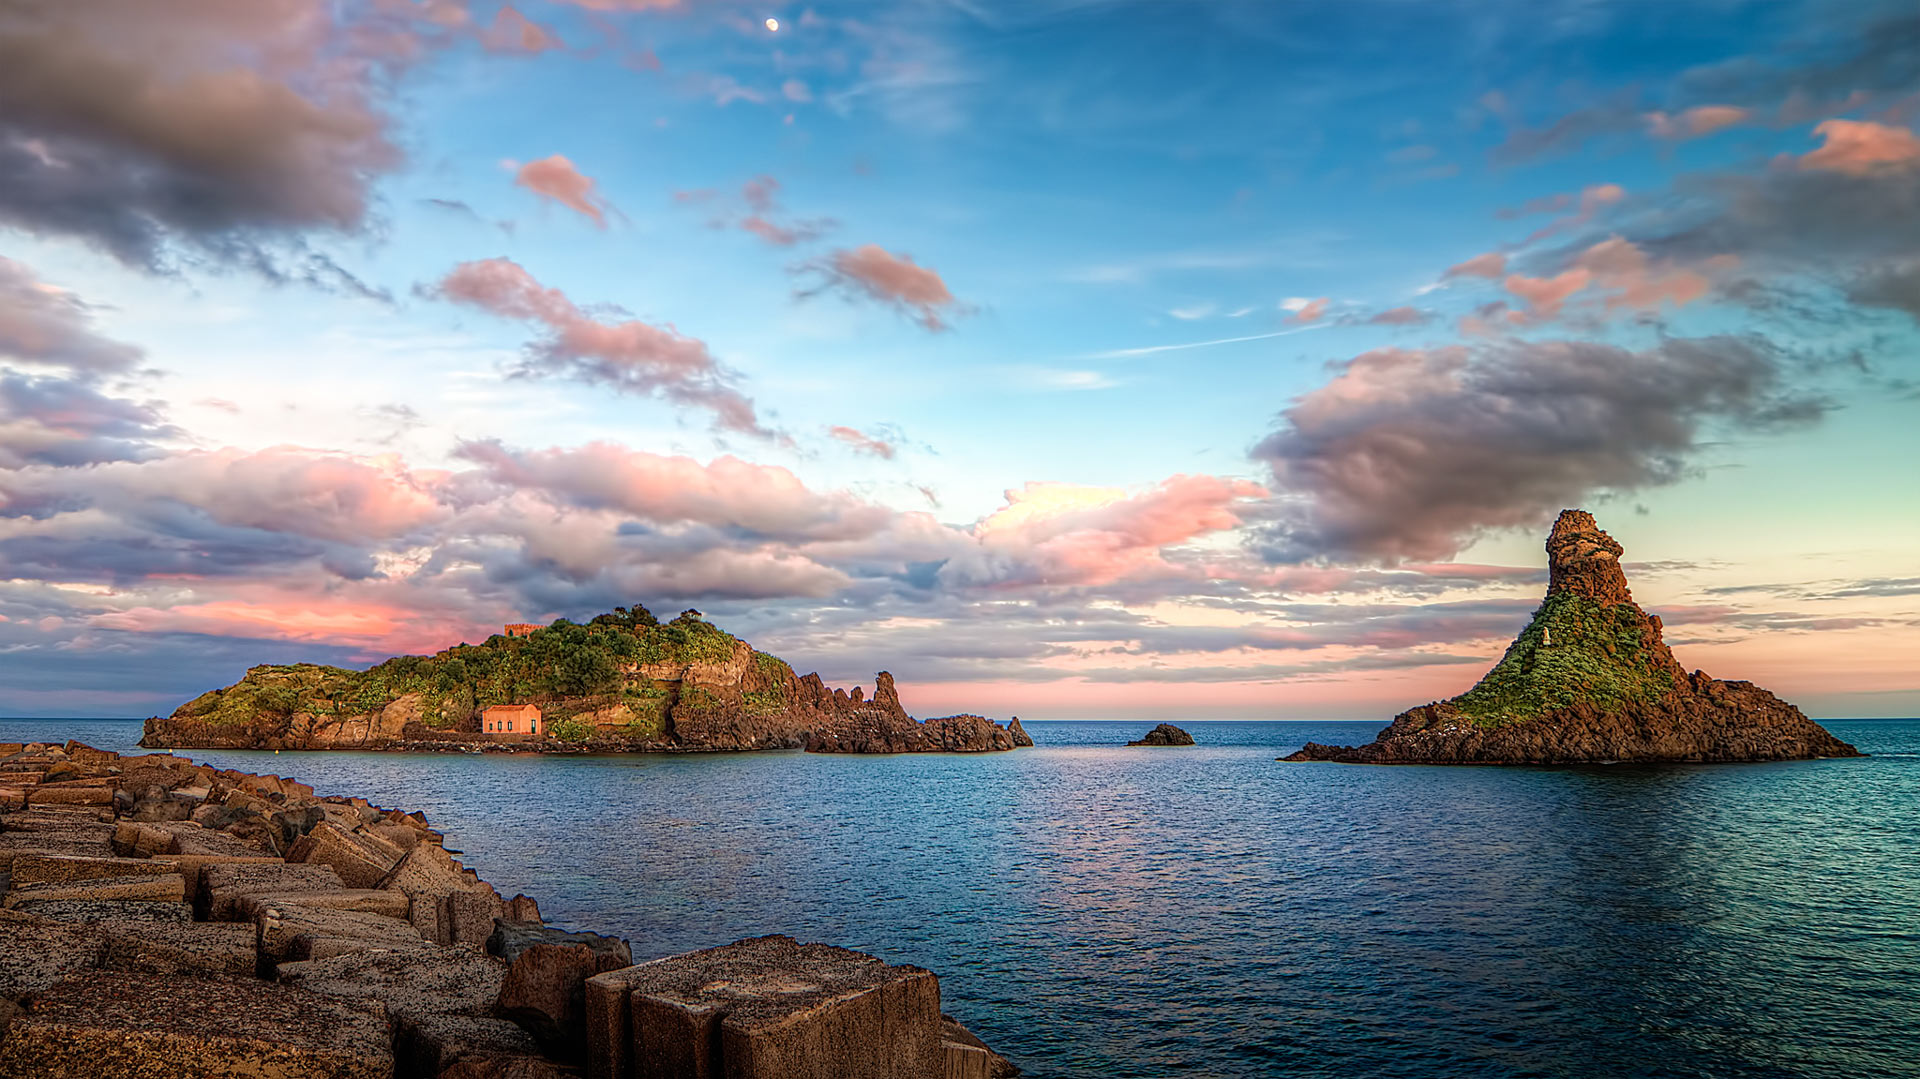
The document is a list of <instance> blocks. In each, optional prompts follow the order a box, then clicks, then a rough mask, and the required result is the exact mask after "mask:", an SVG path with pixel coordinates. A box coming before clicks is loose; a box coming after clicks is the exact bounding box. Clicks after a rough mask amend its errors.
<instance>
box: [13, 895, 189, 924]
mask: <svg viewBox="0 0 1920 1079" xmlns="http://www.w3.org/2000/svg"><path fill="white" fill-rule="evenodd" d="M14 909H15V910H17V911H19V912H20V913H22V914H28V915H32V916H33V917H35V918H45V919H47V920H49V921H55V922H78V923H80V924H82V925H85V924H90V923H93V922H169V923H173V924H176V925H177V924H180V923H182V922H190V921H193V907H192V906H191V905H189V904H187V903H172V902H164V901H154V900H141V899H129V900H89V899H38V900H31V901H28V902H25V903H22V904H20V905H19V906H18V907H15V908H14Z"/></svg>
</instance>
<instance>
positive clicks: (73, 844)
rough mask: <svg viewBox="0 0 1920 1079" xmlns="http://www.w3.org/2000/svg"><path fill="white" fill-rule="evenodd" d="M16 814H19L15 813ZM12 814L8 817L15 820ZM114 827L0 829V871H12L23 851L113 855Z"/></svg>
mask: <svg viewBox="0 0 1920 1079" xmlns="http://www.w3.org/2000/svg"><path fill="white" fill-rule="evenodd" d="M14 816H15V817H17V816H19V814H14ZM13 819H14V818H13V817H9V818H7V820H8V823H12V821H13ZM112 834H113V832H112V830H111V829H109V830H107V831H89V830H84V829H65V830H61V831H37V832H0V871H11V870H12V868H13V860H14V858H16V857H17V856H19V855H22V854H58V855H67V856H70V857H79V858H111V857H113V856H114V854H113V847H112V845H111V844H109V843H108V842H107V837H109V836H111V835H112Z"/></svg>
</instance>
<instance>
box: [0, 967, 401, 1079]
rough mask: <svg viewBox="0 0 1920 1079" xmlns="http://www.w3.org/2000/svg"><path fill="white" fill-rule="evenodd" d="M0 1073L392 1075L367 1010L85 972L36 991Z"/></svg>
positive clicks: (197, 982) (217, 1077) (103, 1078)
mask: <svg viewBox="0 0 1920 1079" xmlns="http://www.w3.org/2000/svg"><path fill="white" fill-rule="evenodd" d="M209 1020H214V1021H209ZM0 1075H5V1076H34V1077H36V1079H135V1077H148V1076H167V1077H169V1079H229V1077H240V1076H272V1077H274V1079H390V1077H391V1076H392V1075H393V1052H392V1048H391V1045H390V1043H389V1039H388V1031H387V1022H386V1018H385V1016H384V1015H382V1014H381V1012H380V1010H379V1009H378V1008H377V1007H369V1006H366V1005H362V1004H357V1003H356V1002H352V1001H342V1000H336V999H332V998H328V997H323V996H319V995H317V994H313V993H307V992H304V991H302V990H299V989H294V988H291V987H288V986H283V985H272V984H268V983H265V982H260V981H255V980H251V979H232V978H196V979H180V978H174V977H168V976H166V975H159V974H124V973H95V974H84V975H80V976H78V977H75V978H71V979H69V980H67V981H65V982H62V983H60V984H59V985H56V986H53V987H51V988H49V989H47V990H45V991H43V992H41V993H39V994H36V996H35V998H34V1000H33V1002H32V1004H31V1006H30V1007H29V1008H28V1009H27V1011H26V1012H25V1013H23V1014H21V1015H19V1016H17V1017H16V1018H15V1019H14V1020H13V1023H12V1025H11V1026H10V1028H9V1029H8V1031H7V1038H6V1040H5V1041H4V1042H0Z"/></svg>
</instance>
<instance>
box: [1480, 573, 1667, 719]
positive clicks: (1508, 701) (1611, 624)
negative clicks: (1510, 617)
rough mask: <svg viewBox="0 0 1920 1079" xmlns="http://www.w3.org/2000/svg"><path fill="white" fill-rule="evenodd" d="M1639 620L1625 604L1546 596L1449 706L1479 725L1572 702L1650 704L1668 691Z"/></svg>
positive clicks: (1616, 706) (1610, 707)
mask: <svg viewBox="0 0 1920 1079" xmlns="http://www.w3.org/2000/svg"><path fill="white" fill-rule="evenodd" d="M1663 658H1664V657H1663V655H1662V653H1661V651H1660V650H1658V648H1657V641H1649V640H1648V639H1647V635H1646V621H1645V616H1644V615H1643V614H1641V612H1640V610H1639V608H1637V607H1635V606H1634V605H1633V604H1631V603H1616V604H1613V605H1611V606H1608V605H1604V604H1601V603H1599V602H1597V601H1595V600H1593V599H1591V598H1589V597H1587V596H1583V595H1581V594H1579V593H1577V592H1551V593H1548V595H1547V598H1546V602H1544V603H1542V604H1541V605H1540V607H1539V609H1538V610H1536V611H1534V612H1533V620H1532V621H1531V622H1528V623H1527V628H1526V629H1523V630H1521V631H1520V635H1519V636H1518V637H1515V638H1514V641H1513V643H1512V644H1511V645H1508V646H1507V652H1506V655H1504V656H1502V657H1501V659H1500V662H1499V663H1497V664H1495V665H1494V668H1493V669H1492V670H1490V671H1488V672H1487V673H1486V675H1485V676H1484V677H1482V678H1481V679H1480V681H1479V682H1478V683H1476V684H1475V685H1474V687H1473V688H1472V689H1470V690H1468V691H1467V692H1466V693H1464V694H1462V695H1460V696H1459V697H1457V698H1455V699H1454V701H1453V706H1454V707H1455V708H1456V709H1458V710H1459V712H1460V713H1461V714H1462V715H1463V716H1465V717H1467V718H1468V719H1471V720H1472V721H1473V722H1474V723H1476V724H1478V725H1479V726H1482V727H1498V726H1502V725H1504V724H1508V723H1516V722H1521V721H1524V720H1528V719H1532V718H1535V717H1537V716H1541V715H1545V714H1547V713H1549V712H1552V711H1554V710H1555V709H1558V708H1566V707H1569V706H1571V705H1572V704H1574V703H1575V702H1577V701H1587V702H1589V703H1591V704H1593V705H1594V706H1596V707H1598V708H1601V709H1604V710H1606V711H1618V710H1620V709H1621V708H1622V707H1624V706H1625V705H1627V704H1631V703H1636V702H1638V703H1651V702H1653V701H1657V700H1659V699H1660V698H1661V697H1663V696H1665V695H1666V694H1667V692H1668V691H1670V690H1671V689H1672V688H1673V673H1672V672H1671V671H1670V670H1668V669H1667V667H1666V665H1665V664H1664V663H1663V662H1662V659H1663Z"/></svg>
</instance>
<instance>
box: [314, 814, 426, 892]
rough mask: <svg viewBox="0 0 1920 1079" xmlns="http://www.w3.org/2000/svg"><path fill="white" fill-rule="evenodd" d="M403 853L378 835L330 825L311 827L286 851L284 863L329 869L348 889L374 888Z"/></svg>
mask: <svg viewBox="0 0 1920 1079" xmlns="http://www.w3.org/2000/svg"><path fill="white" fill-rule="evenodd" d="M405 855H406V852H405V851H402V850H401V849H400V848H398V847H396V846H394V845H393V844H391V843H389V842H387V841H386V840H384V839H381V838H380V837H378V836H371V835H367V834H366V833H364V832H349V831H347V830H346V829H344V828H341V827H339V826H338V825H335V824H333V823H330V822H329V823H323V824H319V825H316V826H314V829H313V831H311V832H308V833H307V834H306V835H303V836H301V837H300V838H299V840H298V841H296V842H295V843H294V845H293V847H292V849H290V850H288V851H287V861H289V862H303V863H306V864H308V865H327V866H332V867H333V870H334V872H336V873H338V874H340V880H341V881H342V882H343V883H344V884H346V886H347V887H349V888H375V887H379V886H380V882H381V881H382V880H383V879H384V878H385V877H386V876H387V874H388V873H391V872H392V871H393V868H394V866H396V865H398V864H399V862H400V859H401V858H402V857H404V856H405Z"/></svg>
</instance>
